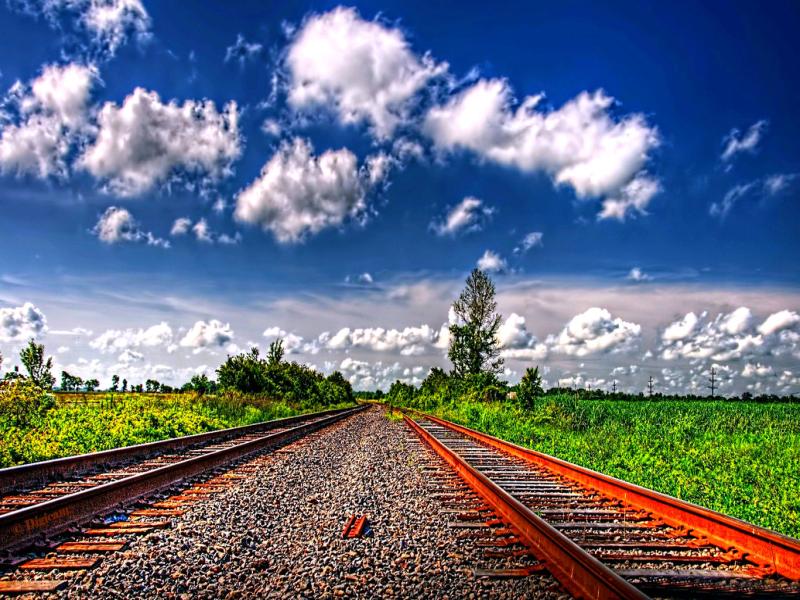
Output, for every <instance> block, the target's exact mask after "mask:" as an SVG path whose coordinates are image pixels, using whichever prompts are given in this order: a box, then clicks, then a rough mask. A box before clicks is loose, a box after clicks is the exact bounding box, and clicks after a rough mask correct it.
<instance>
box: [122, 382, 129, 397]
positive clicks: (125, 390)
mask: <svg viewBox="0 0 800 600" xmlns="http://www.w3.org/2000/svg"><path fill="white" fill-rule="evenodd" d="M127 391H128V380H127V379H123V380H122V393H123V394H124V393H125V392H127Z"/></svg>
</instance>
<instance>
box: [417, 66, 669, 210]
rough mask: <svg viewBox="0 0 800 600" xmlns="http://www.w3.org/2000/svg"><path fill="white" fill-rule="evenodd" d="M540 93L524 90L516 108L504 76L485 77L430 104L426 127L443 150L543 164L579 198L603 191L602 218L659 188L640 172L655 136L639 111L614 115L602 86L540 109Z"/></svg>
mask: <svg viewBox="0 0 800 600" xmlns="http://www.w3.org/2000/svg"><path fill="white" fill-rule="evenodd" d="M541 100H542V96H541V95H539V96H528V97H527V98H525V99H524V100H523V102H522V103H521V104H520V105H519V106H518V107H517V108H516V109H515V108H513V107H512V92H511V89H510V88H509V86H508V83H507V82H506V81H504V80H500V79H492V80H485V79H482V80H479V81H477V82H476V83H474V84H473V85H472V86H470V87H469V88H467V89H466V90H464V91H462V92H461V93H459V94H458V95H456V96H455V97H453V98H451V99H450V100H449V101H448V102H447V103H445V104H444V105H441V106H437V107H434V108H432V109H430V111H429V112H428V114H427V115H426V117H425V123H424V130H425V131H426V132H427V134H428V135H429V136H430V137H431V139H432V140H433V142H434V144H435V145H436V146H437V147H438V148H440V149H441V150H454V149H458V148H464V149H468V150H471V151H473V152H475V153H476V154H478V155H479V156H480V157H482V158H484V159H486V160H490V161H493V162H496V163H499V164H502V165H506V166H509V167H515V168H517V169H519V170H521V171H524V172H536V171H544V172H546V173H548V174H549V175H550V176H551V177H552V178H553V181H554V183H555V184H556V185H562V184H567V185H570V186H571V187H572V188H573V189H574V190H575V193H576V195H577V196H578V197H579V198H589V197H602V196H605V197H608V198H610V200H609V205H608V206H607V207H604V211H603V213H601V217H603V218H605V217H611V216H614V217H619V215H620V214H623V215H624V214H625V213H627V212H628V211H630V210H632V209H636V210H639V211H643V210H644V209H645V208H646V206H647V203H648V202H649V200H650V199H651V198H652V196H653V195H654V194H655V191H657V189H658V184H657V183H656V182H655V181H654V180H653V179H651V178H649V177H646V176H644V175H642V174H641V173H640V172H641V171H642V169H643V168H644V167H645V165H646V163H647V161H648V158H649V155H650V153H651V151H652V150H653V149H654V148H655V147H657V146H658V144H659V135H658V132H657V130H656V129H655V128H654V127H651V126H650V125H648V123H647V121H646V120H645V118H644V116H643V115H640V114H633V115H629V116H627V117H625V118H624V119H621V120H618V119H614V118H613V117H612V116H611V114H610V112H609V109H610V108H611V106H612V104H613V99H612V98H611V97H609V96H607V95H606V94H605V93H604V92H602V91H598V92H595V93H592V94H590V93H588V92H582V93H581V94H579V95H578V96H577V97H576V98H574V99H572V100H570V101H569V102H567V103H566V104H564V105H563V106H562V107H561V108H559V109H558V110H553V111H549V112H546V111H541V110H537V105H538V104H539V103H540V102H541ZM634 182H635V183H634Z"/></svg>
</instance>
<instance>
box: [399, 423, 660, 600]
mask: <svg viewBox="0 0 800 600" xmlns="http://www.w3.org/2000/svg"><path fill="white" fill-rule="evenodd" d="M403 418H404V420H405V422H406V423H407V424H408V426H409V427H411V428H412V429H413V430H414V431H415V432H416V433H417V435H419V437H420V438H422V439H423V440H424V441H425V442H426V443H427V444H428V445H429V446H430V447H431V448H433V450H434V451H436V453H437V454H438V455H439V456H441V457H442V458H443V459H444V460H445V462H447V464H448V465H450V467H451V468H452V469H453V470H454V471H455V472H456V473H457V474H458V475H459V476H460V477H461V478H462V479H463V480H464V481H465V482H466V483H467V484H468V485H469V486H470V487H471V488H472V489H473V490H475V492H476V493H478V495H480V496H481V497H482V498H483V499H484V500H485V501H486V502H487V503H488V504H489V505H491V506H492V508H493V509H494V510H495V511H496V512H497V513H498V514H499V515H500V516H501V517H503V519H505V520H506V521H508V522H509V523H511V524H512V525H513V526H514V528H515V529H516V530H517V532H518V533H519V536H520V537H521V538H522V539H523V540H524V542H525V544H526V545H527V546H528V547H529V548H530V549H531V550H532V552H533V553H534V555H535V556H536V558H537V559H539V560H540V561H541V562H543V563H544V564H545V566H546V567H547V570H548V571H550V573H552V575H553V576H554V577H555V578H556V579H557V580H558V581H559V582H560V583H561V585H563V586H564V587H565V588H566V589H567V590H568V591H569V592H570V593H571V594H573V595H574V596H576V597H578V598H590V599H593V600H606V599H612V598H615V599H617V598H618V599H631V600H633V599H635V600H642V599H644V598H647V597H648V596H646V595H645V594H643V593H642V592H641V591H639V590H638V589H637V588H636V587H634V586H633V585H631V584H630V583H628V582H627V581H625V580H624V579H623V578H622V577H620V576H619V575H617V574H616V573H615V572H614V571H612V570H611V569H609V568H608V567H607V566H605V565H604V564H603V563H601V562H600V561H599V560H597V559H596V558H594V557H593V556H591V555H590V554H588V553H587V552H586V551H585V550H583V549H582V548H581V547H580V546H578V545H577V544H576V543H575V542H573V541H572V540H570V539H569V538H568V537H566V536H565V535H564V534H562V533H561V532H559V531H557V530H556V529H555V528H554V527H553V526H552V525H550V524H549V523H547V522H546V521H544V520H543V519H542V518H541V517H539V516H537V515H536V514H535V513H534V512H533V511H531V510H530V509H529V508H528V507H526V506H525V505H524V504H522V503H521V502H519V501H518V500H517V499H515V498H514V497H513V496H511V495H510V494H509V493H508V492H506V491H505V490H503V489H502V488H501V487H499V486H498V485H497V484H496V483H494V482H493V481H492V480H491V479H489V478H488V477H486V476H485V475H484V474H482V473H480V472H479V471H478V470H477V469H475V468H474V467H472V466H471V465H469V463H467V462H466V461H465V460H464V459H463V458H462V457H461V456H460V455H459V454H458V453H457V452H455V451H454V450H452V449H451V448H448V447H447V446H446V445H445V444H443V443H442V442H440V441H439V440H438V439H437V438H436V437H435V436H433V435H431V433H430V432H428V431H426V430H425V429H424V428H422V427H420V426H419V425H418V424H417V423H416V422H415V421H414V420H413V419H410V418H409V417H408V416H407V415H403Z"/></svg>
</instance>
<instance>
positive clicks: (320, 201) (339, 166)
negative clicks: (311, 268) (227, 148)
mask: <svg viewBox="0 0 800 600" xmlns="http://www.w3.org/2000/svg"><path fill="white" fill-rule="evenodd" d="M312 152H313V148H312V147H311V144H310V142H308V141H307V140H303V139H301V138H295V139H294V140H293V141H292V142H290V143H283V144H281V146H280V148H279V149H278V151H277V152H276V153H275V155H274V156H273V157H272V158H271V159H270V160H269V162H267V164H266V165H264V168H263V169H262V170H261V174H260V176H259V177H258V178H257V179H256V180H255V181H254V182H253V183H251V184H250V185H249V186H248V187H247V188H245V189H244V190H242V191H241V192H240V193H239V194H238V196H237V197H236V211H235V213H234V214H235V217H236V219H237V220H239V221H243V222H246V223H252V224H256V225H260V226H261V227H262V228H263V229H264V230H265V231H270V232H271V233H272V234H273V235H274V236H275V239H277V240H278V242H280V243H283V244H291V243H298V242H301V241H303V239H304V238H305V237H306V236H308V235H313V234H316V233H319V232H320V231H322V230H323V229H325V228H328V227H337V226H340V225H342V224H343V223H344V222H345V221H346V220H347V219H358V218H361V217H363V216H364V214H365V211H366V210H367V202H366V191H367V185H366V184H365V183H364V181H363V180H362V177H361V175H360V174H359V170H358V165H357V160H356V157H355V155H354V154H353V153H352V152H350V151H349V150H347V149H346V148H343V149H341V150H327V151H325V152H323V153H322V154H321V155H319V156H314V155H313V153H312Z"/></svg>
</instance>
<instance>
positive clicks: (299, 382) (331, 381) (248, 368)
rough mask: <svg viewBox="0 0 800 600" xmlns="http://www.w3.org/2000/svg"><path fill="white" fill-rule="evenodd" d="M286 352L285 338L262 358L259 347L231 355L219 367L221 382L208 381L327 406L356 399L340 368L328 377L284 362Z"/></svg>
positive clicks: (224, 387)
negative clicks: (284, 346)
mask: <svg viewBox="0 0 800 600" xmlns="http://www.w3.org/2000/svg"><path fill="white" fill-rule="evenodd" d="M283 355H284V352H283V341H282V340H276V341H274V342H272V344H270V347H269V353H268V354H267V357H266V358H261V356H260V353H259V351H258V348H252V349H251V350H250V352H248V353H243V354H237V355H236V356H229V357H228V359H227V360H226V361H225V362H224V363H222V365H220V367H219V368H218V369H217V381H216V382H208V384H209V385H210V386H212V387H215V388H218V389H223V390H237V391H239V392H242V393H246V394H263V395H266V396H270V397H273V398H280V399H282V400H285V401H287V402H297V403H305V404H320V405H323V406H325V405H330V404H341V403H344V402H354V401H355V394H354V393H353V387H352V386H351V385H350V382H349V381H347V379H345V377H344V375H342V374H341V373H340V372H339V371H334V372H333V373H331V374H330V375H328V376H327V377H325V376H324V375H323V374H322V373H320V372H319V371H315V370H314V369H312V368H310V367H307V366H306V365H301V364H299V363H296V362H287V361H284V360H283ZM193 381H194V380H193ZM196 383H199V381H198V382H196ZM198 391H199V390H198Z"/></svg>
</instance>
